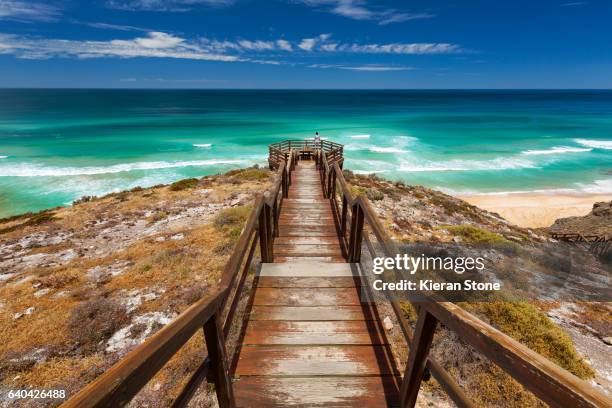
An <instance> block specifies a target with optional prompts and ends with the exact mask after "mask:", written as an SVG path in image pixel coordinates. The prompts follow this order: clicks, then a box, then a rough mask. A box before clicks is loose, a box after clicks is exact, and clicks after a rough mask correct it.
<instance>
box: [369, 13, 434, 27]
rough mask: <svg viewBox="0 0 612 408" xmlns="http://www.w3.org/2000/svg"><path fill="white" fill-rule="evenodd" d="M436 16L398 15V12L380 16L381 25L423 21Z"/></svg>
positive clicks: (420, 14) (424, 14) (421, 14)
mask: <svg viewBox="0 0 612 408" xmlns="http://www.w3.org/2000/svg"><path fill="white" fill-rule="evenodd" d="M435 16H436V15H435V14H429V13H398V12H396V11H389V12H385V13H382V14H381V15H380V17H381V18H380V20H379V21H378V24H379V25H387V24H392V23H402V22H404V21H411V20H421V19H426V18H434V17H435Z"/></svg>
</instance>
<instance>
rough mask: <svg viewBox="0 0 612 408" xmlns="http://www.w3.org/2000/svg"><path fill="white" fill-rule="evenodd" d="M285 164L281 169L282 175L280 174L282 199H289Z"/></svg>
mask: <svg viewBox="0 0 612 408" xmlns="http://www.w3.org/2000/svg"><path fill="white" fill-rule="evenodd" d="M287 163H288V162H285V167H284V168H283V174H282V181H281V184H282V189H283V198H287V197H289V180H288V178H287Z"/></svg>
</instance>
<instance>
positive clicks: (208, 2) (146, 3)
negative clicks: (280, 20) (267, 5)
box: [106, 0, 235, 12]
mask: <svg viewBox="0 0 612 408" xmlns="http://www.w3.org/2000/svg"><path fill="white" fill-rule="evenodd" d="M234 2H235V0H108V1H107V2H106V5H107V6H108V7H110V8H113V9H117V10H126V11H136V10H144V11H173V12H186V11H189V10H191V9H193V7H194V6H199V5H204V6H209V7H225V6H230V5H232V4H234Z"/></svg>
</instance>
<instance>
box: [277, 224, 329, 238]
mask: <svg viewBox="0 0 612 408" xmlns="http://www.w3.org/2000/svg"><path fill="white" fill-rule="evenodd" d="M278 233H279V236H281V237H337V236H338V232H337V231H336V228H335V227H334V226H331V225H299V226H291V225H279V228H278Z"/></svg>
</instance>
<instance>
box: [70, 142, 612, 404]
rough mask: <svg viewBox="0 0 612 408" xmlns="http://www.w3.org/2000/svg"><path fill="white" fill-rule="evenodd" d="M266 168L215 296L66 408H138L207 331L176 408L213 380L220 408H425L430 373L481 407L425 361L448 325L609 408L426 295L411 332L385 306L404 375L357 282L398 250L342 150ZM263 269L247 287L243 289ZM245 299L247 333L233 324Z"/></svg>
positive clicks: (278, 146)
mask: <svg viewBox="0 0 612 408" xmlns="http://www.w3.org/2000/svg"><path fill="white" fill-rule="evenodd" d="M306 156H310V158H311V159H312V157H313V156H314V158H315V159H316V163H317V166H315V164H314V163H313V162H312V161H310V160H300V157H302V158H306ZM268 161H269V163H270V167H271V168H272V169H275V171H276V176H277V179H276V181H275V182H274V183H273V185H272V187H271V188H270V189H269V190H268V191H267V192H266V194H260V195H258V196H257V198H256V199H255V202H254V204H253V209H252V211H251V212H250V214H249V217H248V219H247V221H246V224H245V227H244V229H243V231H242V233H241V235H240V237H239V238H238V241H237V243H236V247H235V248H234V251H233V252H232V255H231V256H230V258H229V260H228V262H227V263H226V264H225V267H224V269H223V274H222V277H221V283H220V285H219V287H218V288H216V289H214V290H212V291H211V292H210V293H207V294H206V295H205V296H203V297H202V298H201V299H199V300H197V301H196V302H195V303H193V304H192V305H191V306H189V307H188V308H187V309H186V310H184V311H183V312H182V313H181V314H180V315H179V316H178V317H177V318H176V319H174V320H173V321H172V322H170V323H168V324H167V325H166V326H164V327H163V328H162V329H161V330H159V331H158V332H157V333H155V334H154V335H152V336H151V337H150V338H148V339H147V340H146V341H145V342H144V343H142V344H140V345H139V346H137V347H136V348H135V349H133V350H132V351H130V352H129V353H128V354H127V355H126V356H124V357H123V358H121V359H120V360H119V361H118V362H117V363H115V364H114V365H113V366H112V367H111V368H109V369H108V370H106V371H105V372H104V373H103V374H102V375H100V376H99V377H98V378H96V379H95V380H94V381H92V382H91V383H89V384H88V385H87V386H85V387H84V388H82V389H81V390H80V391H79V392H78V393H76V394H75V395H72V396H71V397H70V399H69V400H68V401H66V402H65V403H64V404H62V407H64V408H84V407H85V408H100V407H121V406H126V405H128V403H129V402H130V401H131V400H132V398H134V396H136V395H137V394H138V393H139V392H140V390H141V389H142V388H143V387H144V386H145V385H146V384H147V383H149V382H150V381H151V379H153V378H154V377H155V376H156V375H157V373H159V372H160V370H162V369H163V367H164V366H165V365H166V364H167V362H168V361H169V360H170V359H171V358H172V357H174V356H177V355H178V353H179V352H180V351H181V350H184V347H185V345H186V344H188V341H189V340H190V339H191V338H193V336H194V335H195V333H197V332H199V331H200V330H202V329H203V330H204V340H205V343H206V353H207V357H206V358H205V359H199V360H200V361H199V365H198V366H197V368H196V369H195V370H193V372H192V373H191V374H190V377H189V380H188V381H187V382H186V383H185V384H184V386H183V387H182V389H181V390H180V392H179V394H178V395H176V397H174V398H173V402H172V407H173V408H180V407H187V406H193V404H191V405H190V401H191V402H193V401H192V398H193V396H194V395H196V394H197V392H198V390H200V389H201V386H202V384H203V383H204V382H205V381H208V382H209V383H210V384H214V388H215V392H216V395H217V401H218V404H219V407H221V408H233V407H236V406H239V407H347V406H350V407H358V408H367V407H388V406H400V405H401V406H402V407H407V408H408V407H414V406H416V401H417V397H418V395H419V390H420V388H421V384H422V381H423V380H424V377H425V372H429V373H430V374H431V377H432V378H434V379H435V380H436V381H437V383H438V384H439V385H440V387H441V389H443V390H444V391H445V392H446V394H447V395H448V397H449V399H450V400H452V401H453V402H454V403H455V404H456V406H458V407H461V408H472V407H474V406H475V405H474V404H473V403H472V401H471V400H470V398H468V396H467V395H466V394H465V392H464V390H463V389H462V387H461V386H460V385H459V383H458V382H457V381H456V379H455V378H454V376H453V375H452V374H451V373H449V372H448V371H446V369H445V368H444V367H443V366H442V365H441V364H439V363H438V362H437V361H436V360H435V359H434V358H433V356H432V355H430V353H429V351H430V348H431V346H432V343H433V341H434V333H435V331H436V327H438V326H441V325H443V326H444V327H445V328H446V330H450V331H452V332H453V333H455V334H457V335H458V336H459V337H460V338H461V341H462V347H465V346H470V347H472V348H473V349H474V350H475V351H477V352H479V353H480V354H482V355H483V356H484V357H485V358H487V359H488V360H489V361H491V362H492V363H494V364H496V365H497V366H498V367H500V368H501V369H503V370H504V371H505V372H506V373H507V374H509V375H510V376H511V377H512V378H513V379H514V380H516V381H518V382H519V383H520V384H522V385H523V386H524V387H525V389H527V390H529V391H530V392H532V393H533V395H534V396H536V397H537V398H539V399H540V400H542V401H543V402H544V403H546V404H548V405H550V406H552V407H555V408H567V407H584V408H604V407H605V408H608V407H612V400H611V399H610V398H609V397H608V396H607V395H605V394H603V393H602V392H600V390H598V389H596V388H595V387H593V386H592V385H591V384H589V383H587V382H585V381H583V380H581V379H579V378H577V377H575V376H574V375H572V374H571V373H569V372H568V371H566V370H564V369H562V368H561V367H559V366H557V365H556V364H554V363H552V362H551V361H549V360H547V359H546V358H544V357H543V356H541V355H539V354H537V353H535V352H534V351H532V350H530V349H529V348H527V347H525V346H524V345H522V344H520V343H519V342H517V341H516V340H514V339H512V338H510V337H509V336H507V335H505V334H503V333H501V332H500V331H498V330H497V329H495V328H494V327H492V326H490V325H489V324H487V323H485V322H483V321H482V320H480V319H479V318H478V317H476V316H473V315H471V314H470V313H468V312H467V311H465V310H463V309H462V308H461V307H459V306H458V305H455V304H452V303H449V302H446V301H443V299H440V298H437V297H436V296H435V295H433V294H431V293H421V294H422V296H421V297H420V299H419V302H418V303H417V304H413V306H415V307H416V308H417V309H418V318H417V321H416V323H415V325H414V327H412V326H411V325H410V324H409V322H408V321H407V319H406V317H405V316H404V312H403V309H402V305H401V304H400V303H399V301H398V300H396V299H393V298H389V299H388V305H389V306H390V307H391V310H392V313H391V316H392V317H394V319H395V322H396V323H397V325H398V326H399V329H400V330H401V333H402V338H401V340H403V346H404V347H406V349H407V350H408V358H407V360H406V361H405V364H406V368H405V371H404V373H403V375H401V376H400V375H399V373H398V371H397V368H396V365H395V360H394V359H393V357H392V354H391V350H390V347H389V344H388V341H387V338H386V336H385V331H384V330H383V329H382V328H381V322H382V319H381V316H380V315H379V314H378V312H377V310H376V306H375V304H374V303H370V302H366V301H364V300H365V299H363V298H362V290H361V288H362V287H363V288H365V286H363V285H364V282H363V281H362V280H361V276H360V274H359V272H358V271H359V270H360V268H359V263H360V262H361V256H362V249H363V250H364V251H367V252H368V253H369V256H370V257H371V258H374V257H378V256H387V257H393V256H395V255H396V254H397V253H399V252H398V251H399V250H398V248H397V247H396V245H395V244H394V243H393V240H391V239H390V238H389V237H388V236H387V234H386V232H385V230H384V227H383V225H382V224H381V222H380V220H379V219H378V217H377V215H376V213H375V211H374V210H373V209H372V206H371V204H370V202H369V200H368V199H367V197H361V196H359V197H353V194H352V189H351V186H350V185H349V184H348V183H347V181H346V180H345V179H344V175H343V171H342V165H343V161H344V157H343V146H342V145H340V144H338V143H334V142H331V141H326V140H321V141H320V142H318V143H314V142H313V141H312V140H284V141H282V142H278V143H273V144H271V145H270V146H269V158H268ZM296 165H297V167H296ZM279 209H280V211H279ZM366 226H367V228H366ZM373 240H374V242H375V243H376V245H372V243H373ZM602 244H603V245H607V246H606V248H608V249H609V244H610V241H608V242H596V243H594V244H593V245H602ZM257 250H259V258H257V257H255V253H256V251H257ZM606 250H607V249H606ZM344 256H346V259H348V260H350V262H352V263H349V262H347V260H345V257H344ZM259 260H261V261H262V262H263V263H262V264H261V265H259V267H258V273H257V275H256V276H255V279H254V281H253V286H252V288H251V286H250V285H246V284H245V282H247V277H248V276H249V274H250V271H251V270H252V267H253V266H255V264H256V263H257V264H258V263H259ZM381 276H383V275H381ZM245 286H248V288H249V289H248V293H246V292H245V290H246V289H245ZM364 292H366V293H367V292H368V291H367V290H366V291H364ZM245 297H246V298H248V299H249V302H248V305H247V309H246V321H244V320H243V319H237V318H236V317H237V316H238V313H237V310H238V306H239V304H241V299H244V298H245ZM238 323H240V326H237V324H238ZM244 323H246V324H244ZM232 327H234V328H236V329H237V330H238V331H240V337H239V339H238V340H239V341H238V343H237V344H238V347H235V348H233V350H231V354H228V350H227V348H226V340H225V339H226V337H227V336H228V334H229V333H231V330H232ZM401 340H400V341H401ZM400 346H401V344H400ZM398 390H399V391H398Z"/></svg>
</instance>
